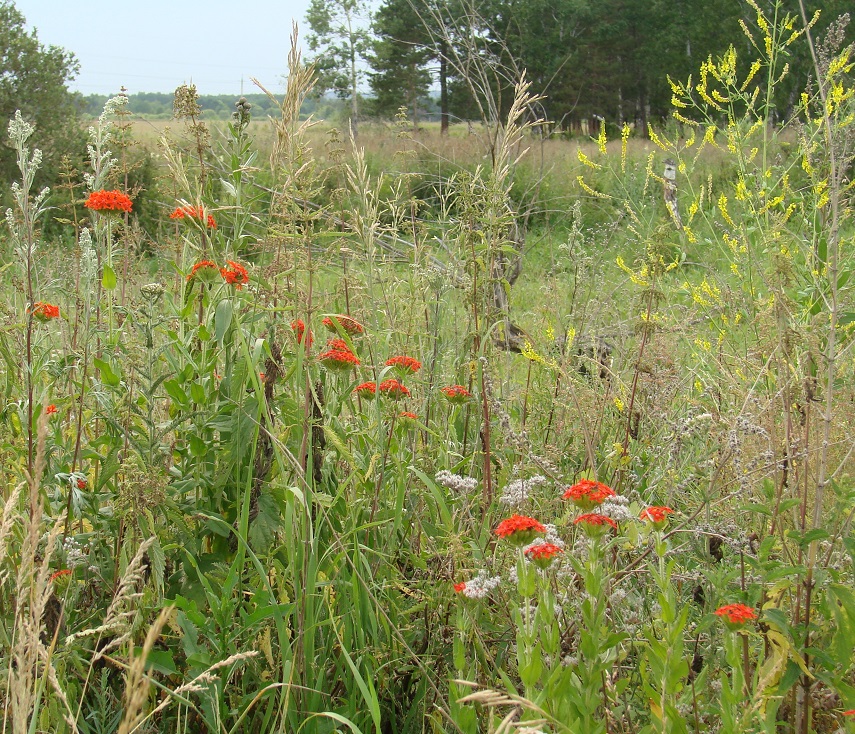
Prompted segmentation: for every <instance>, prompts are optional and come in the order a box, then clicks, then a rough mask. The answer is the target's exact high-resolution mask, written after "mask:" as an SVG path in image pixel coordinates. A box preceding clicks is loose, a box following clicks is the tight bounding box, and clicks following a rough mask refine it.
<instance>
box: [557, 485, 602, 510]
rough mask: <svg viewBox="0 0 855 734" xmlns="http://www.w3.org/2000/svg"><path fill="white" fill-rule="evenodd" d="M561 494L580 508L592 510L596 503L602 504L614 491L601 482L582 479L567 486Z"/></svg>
mask: <svg viewBox="0 0 855 734" xmlns="http://www.w3.org/2000/svg"><path fill="white" fill-rule="evenodd" d="M562 496H563V497H564V499H565V500H571V501H572V502H573V504H574V505H576V507H578V508H580V509H582V510H592V509H594V507H596V506H597V505H601V504H603V502H604V501H605V500H607V499H608V498H609V497H614V496H615V493H614V490H613V489H612V488H611V487H608V486H606V485H605V484H603V483H602V482H595V481H593V480H592V479H582V480H580V481H579V482H577V483H576V484H574V485H573V486H572V487H568V488H567V490H566V491H565V492H564V494H563V495H562Z"/></svg>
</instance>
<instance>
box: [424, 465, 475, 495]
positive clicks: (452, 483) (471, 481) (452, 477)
mask: <svg viewBox="0 0 855 734" xmlns="http://www.w3.org/2000/svg"><path fill="white" fill-rule="evenodd" d="M434 479H435V480H436V481H437V482H439V483H440V484H441V485H442V486H443V487H445V488H446V489H453V490H454V491H455V492H471V491H472V490H473V489H475V487H477V486H478V480H477V479H475V477H461V476H460V475H459V474H452V473H451V472H450V471H448V469H440V470H439V471H438V472H437V473H436V475H435V476H434Z"/></svg>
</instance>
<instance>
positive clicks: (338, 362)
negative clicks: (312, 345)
mask: <svg viewBox="0 0 855 734" xmlns="http://www.w3.org/2000/svg"><path fill="white" fill-rule="evenodd" d="M318 359H319V360H320V361H321V364H322V365H323V366H324V367H326V368H327V369H328V370H348V369H350V368H351V367H359V365H360V361H359V357H357V356H356V355H355V354H354V353H353V352H351V351H343V350H341V349H328V350H327V351H326V352H322V353H321V354H319V355H318Z"/></svg>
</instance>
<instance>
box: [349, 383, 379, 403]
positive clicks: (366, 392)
mask: <svg viewBox="0 0 855 734" xmlns="http://www.w3.org/2000/svg"><path fill="white" fill-rule="evenodd" d="M353 392H355V393H356V394H357V395H359V397H361V398H365V399H366V400H374V398H375V397H376V395H377V383H375V382H363V383H362V384H361V385H357V386H356V387H355V388H353Z"/></svg>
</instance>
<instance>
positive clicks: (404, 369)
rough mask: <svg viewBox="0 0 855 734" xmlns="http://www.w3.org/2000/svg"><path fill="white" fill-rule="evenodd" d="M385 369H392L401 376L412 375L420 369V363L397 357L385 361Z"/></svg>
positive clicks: (404, 357) (415, 360)
mask: <svg viewBox="0 0 855 734" xmlns="http://www.w3.org/2000/svg"><path fill="white" fill-rule="evenodd" d="M386 366H387V367H394V368H395V369H396V370H397V371H398V372H400V373H402V374H405V375H406V374H413V373H415V372H418V371H419V370H420V369H421V368H422V363H421V362H419V360H417V359H413V358H412V357H406V356H403V355H402V356H399V357H390V358H389V359H387V360H386Z"/></svg>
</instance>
